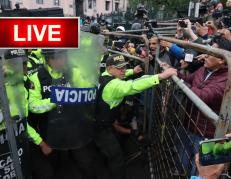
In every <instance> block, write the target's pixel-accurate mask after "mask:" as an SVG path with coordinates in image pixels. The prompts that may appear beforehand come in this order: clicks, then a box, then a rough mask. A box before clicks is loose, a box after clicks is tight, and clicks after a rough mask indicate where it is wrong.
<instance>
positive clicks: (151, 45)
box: [149, 37, 158, 55]
mask: <svg viewBox="0 0 231 179" xmlns="http://www.w3.org/2000/svg"><path fill="white" fill-rule="evenodd" d="M157 44H158V39H157V38H155V37H153V38H151V39H150V40H149V48H150V52H151V54H152V55H156V49H157Z"/></svg>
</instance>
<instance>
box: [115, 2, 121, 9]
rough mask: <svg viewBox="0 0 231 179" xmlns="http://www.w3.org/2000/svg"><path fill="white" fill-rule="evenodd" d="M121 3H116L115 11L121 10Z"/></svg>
mask: <svg viewBox="0 0 231 179" xmlns="http://www.w3.org/2000/svg"><path fill="white" fill-rule="evenodd" d="M119 5H120V3H118V2H116V3H115V11H118V10H119Z"/></svg>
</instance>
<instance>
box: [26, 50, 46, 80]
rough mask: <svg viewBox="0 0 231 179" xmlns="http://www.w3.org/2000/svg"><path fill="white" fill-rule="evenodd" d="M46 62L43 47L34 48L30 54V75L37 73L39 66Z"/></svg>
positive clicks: (28, 67) (28, 63) (28, 64)
mask: <svg viewBox="0 0 231 179" xmlns="http://www.w3.org/2000/svg"><path fill="white" fill-rule="evenodd" d="M43 63H44V56H43V55H42V52H41V49H37V50H33V51H32V52H31V54H30V55H29V56H28V62H27V70H28V75H29V76H30V75H32V74H33V73H35V72H36V71H37V70H38V68H39V67H41V66H42V65H43Z"/></svg>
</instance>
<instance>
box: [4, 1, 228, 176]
mask: <svg viewBox="0 0 231 179" xmlns="http://www.w3.org/2000/svg"><path fill="white" fill-rule="evenodd" d="M201 3H203V4H205V5H206V6H209V8H208V15H209V16H210V15H211V17H212V18H209V16H208V15H206V18H203V21H201V19H197V20H196V21H195V22H194V21H193V22H192V20H190V19H183V20H180V21H178V23H177V27H176V35H175V38H176V39H180V40H184V41H187V42H194V43H198V44H204V45H210V46H212V47H213V48H219V49H223V50H226V51H231V23H230V16H228V17H227V12H225V13H224V12H223V11H224V10H223V9H225V8H224V7H223V5H222V4H221V3H219V1H214V0H211V1H210V2H208V1H203V0H202V2H201ZM209 3H210V4H209ZM211 4H212V5H211ZM230 7H231V1H230V0H228V1H227V3H226V8H227V9H230ZM218 12H219V13H220V14H221V15H219V17H218V16H217V14H218ZM147 13H148V12H147V11H146V10H145V8H144V6H142V5H139V6H138V8H137V12H136V13H135V19H134V23H133V24H132V26H131V30H139V29H143V28H150V24H148V23H147V22H146V21H147ZM229 13H230V11H229ZM103 20H104V19H103V17H102V16H99V17H97V18H96V19H92V20H91V19H90V18H86V19H85V20H84V21H82V24H81V29H82V30H84V31H88V32H91V33H93V34H99V33H100V32H104V33H105V32H108V31H111V30H112V29H113V28H112V27H110V26H108V24H106V23H103ZM143 22H144V23H143ZM115 30H116V31H122V32H125V31H126V30H128V29H125V27H123V26H118V27H116V29H115ZM129 30H130V29H129ZM135 33H136V34H138V35H144V36H145V37H146V38H147V39H148V42H149V46H148V47H147V45H146V42H145V41H143V40H141V39H135V38H129V37H126V35H125V36H124V35H121V36H115V37H110V38H108V37H105V40H104V46H105V47H106V48H108V49H112V50H115V51H118V52H122V53H124V54H129V55H133V56H137V57H139V58H141V59H143V61H145V60H148V61H149V68H148V70H147V71H146V73H144V71H145V69H144V63H143V62H141V61H136V60H134V59H130V58H128V57H125V56H126V55H125V56H123V55H119V54H111V53H108V52H106V53H105V54H103V55H102V58H101V60H100V59H92V60H99V61H100V68H99V69H98V72H96V73H97V74H100V75H99V79H98V82H96V83H91V82H88V81H87V80H85V79H84V78H85V77H83V76H82V75H81V69H78V67H77V66H75V65H71V66H68V65H67V63H68V58H69V52H68V50H63V49H42V50H41V49H33V50H32V51H29V50H25V51H24V50H22V49H21V50H18V51H17V50H16V51H15V50H6V52H5V54H4V55H5V59H9V60H10V59H13V58H22V59H23V70H24V86H25V93H26V95H25V96H26V97H25V98H24V102H25V106H26V109H25V110H26V112H25V118H26V119H27V121H26V122H25V125H26V126H27V127H25V128H27V130H26V131H25V133H27V134H28V137H29V139H30V141H31V142H30V144H29V148H30V156H29V157H30V166H31V167H30V168H31V173H32V178H35V179H52V178H83V179H97V178H98V179H104V178H105V179H109V178H114V179H124V178H125V177H126V164H125V156H126V154H127V153H128V152H129V151H128V149H127V148H126V143H127V142H128V141H131V140H133V141H135V143H138V144H139V145H142V144H143V143H145V142H146V140H145V135H144V134H142V132H141V130H140V129H139V127H140V126H139V120H140V118H141V117H140V116H141V115H142V111H141V110H140V107H141V106H142V105H143V103H144V99H143V98H144V97H143V96H144V94H143V92H144V91H145V90H147V89H150V88H152V87H153V86H155V85H159V84H160V83H161V81H162V80H166V79H168V78H169V77H171V76H172V75H176V76H178V77H179V78H181V79H183V80H184V82H185V83H186V84H187V85H188V86H189V87H190V89H191V90H192V91H193V92H194V93H195V94H196V95H197V96H198V97H200V98H201V99H202V100H203V101H204V102H205V103H206V104H207V105H208V106H209V107H210V108H211V109H212V110H213V111H214V112H216V113H217V114H218V113H219V111H220V107H221V103H222V98H223V94H224V90H225V86H226V82H227V79H228V68H227V63H226V61H225V59H223V58H221V57H215V56H212V55H208V54H203V53H199V52H197V51H195V50H193V49H188V48H187V49H186V48H184V47H183V46H180V45H177V44H174V43H170V42H167V41H163V40H161V41H160V50H159V52H158V43H159V39H158V36H157V35H156V34H155V33H154V31H152V29H150V30H149V31H148V32H143V33H142V32H140V31H138V32H135ZM80 48H81V47H80ZM157 52H158V55H159V60H160V64H159V66H160V67H164V68H166V70H164V71H161V72H160V73H159V74H154V68H155V65H156V64H157V63H156V62H155V57H156V55H157ZM76 58H78V57H76ZM92 58H94V57H92ZM76 60H78V59H76ZM67 66H68V68H69V69H68V71H66V70H67ZM4 73H5V76H7V75H9V74H11V75H12V73H13V72H12V73H11V69H10V67H9V66H8V68H5V69H4ZM14 75H15V74H14ZM7 85H9V86H11V85H13V84H11V83H9V84H8V83H7ZM14 85H18V83H14ZM96 85H97V86H98V89H97V92H96V94H95V95H96V97H95V102H94V103H92V104H90V105H89V104H85V103H84V101H81V100H82V99H81V97H79V98H78V102H82V103H83V104H82V105H78V106H77V105H70V104H67V103H59V102H57V101H56V103H55V102H54V100H53V95H54V93H55V92H57V91H58V93H57V94H58V97H57V100H58V99H62V96H64V98H63V101H64V102H66V101H68V100H69V101H70V102H73V101H74V99H75V98H76V99H75V101H77V96H75V97H74V94H75V93H74V92H73V91H71V90H73V89H74V88H76V89H81V88H84V90H86V89H85V88H89V91H88V92H89V95H88V100H89V101H90V100H91V97H89V96H91V95H90V94H92V91H91V90H92V89H93V88H94V87H95V86H96ZM12 87H14V86H12ZM10 90H11V89H10V87H9V88H7V91H8V92H9V91H10ZM62 90H64V91H62ZM63 92H64V93H65V95H64V93H63ZM85 92H86V91H85ZM88 92H86V93H87V94H88ZM76 93H77V92H76ZM82 93H83V91H82V92H81V91H80V92H79V91H78V95H79V96H81V94H82ZM8 94H9V93H8ZM55 94H56V93H55ZM68 94H69V96H68ZM12 98H13V97H12ZM9 101H10V103H11V102H15V100H13V99H12V100H9ZM61 101H62V100H61ZM214 101H216V102H215V103H214ZM85 102H86V100H85ZM10 105H11V104H10ZM14 107H15V108H18V107H17V105H16V106H14ZM11 112H12V111H11ZM149 112H150V111H149ZM197 113H198V111H194V114H197ZM12 115H13V114H12ZM194 117H195V119H196V116H193V115H192V118H194ZM1 118H2V117H1ZM26 123H27V124H26ZM194 124H195V123H194ZM0 127H1V128H0V131H2V130H4V121H2V120H1V121H0ZM189 128H190V130H189V133H188V136H189V137H190V140H191V141H192V142H193V144H194V146H196V148H192V147H191V144H189V143H188V141H186V140H184V136H180V138H181V140H182V141H183V142H185V144H184V145H185V147H184V148H181V146H179V147H178V148H179V151H182V152H181V153H179V155H180V158H181V159H182V165H183V166H184V168H187V169H188V171H187V173H188V175H189V176H194V175H196V174H197V172H196V168H197V170H198V171H199V176H200V177H201V178H206V179H212V178H213V179H214V178H218V177H219V175H220V174H221V172H222V171H223V169H224V165H223V164H221V165H215V166H210V167H203V166H201V165H200V163H199V159H198V155H197V153H198V149H199V141H201V140H203V139H204V138H213V137H214V133H215V128H216V126H214V124H213V123H212V122H211V121H210V120H209V119H207V118H206V117H205V116H204V115H201V116H200V118H199V120H198V121H197V123H196V126H195V125H191V126H190V127H189ZM201 132H203V135H201ZM228 137H229V135H228ZM185 150H186V151H187V153H188V154H189V156H190V157H191V159H192V160H193V161H194V160H195V163H193V165H192V166H191V167H190V166H189V158H188V157H186V156H185ZM183 151H184V152H183ZM178 170H179V171H180V170H181V168H180V167H179V169H178ZM0 174H1V173H0ZM0 176H1V175H0ZM192 178H193V177H192ZM194 178H195V177H194Z"/></svg>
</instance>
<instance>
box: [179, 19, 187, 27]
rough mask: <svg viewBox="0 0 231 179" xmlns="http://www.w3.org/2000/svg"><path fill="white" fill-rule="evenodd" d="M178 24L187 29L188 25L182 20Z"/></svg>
mask: <svg viewBox="0 0 231 179" xmlns="http://www.w3.org/2000/svg"><path fill="white" fill-rule="evenodd" d="M178 24H179V26H180V27H182V28H187V24H186V23H185V21H182V20H180V21H178Z"/></svg>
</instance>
